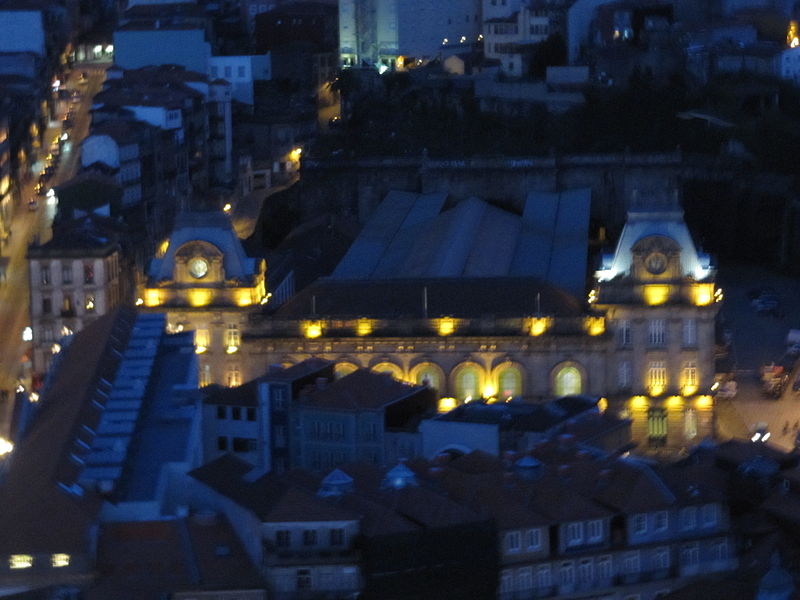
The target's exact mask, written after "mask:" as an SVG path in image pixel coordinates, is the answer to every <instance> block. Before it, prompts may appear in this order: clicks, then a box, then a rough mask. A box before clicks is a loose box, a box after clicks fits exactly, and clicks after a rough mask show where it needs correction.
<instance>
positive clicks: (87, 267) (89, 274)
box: [83, 263, 94, 283]
mask: <svg viewBox="0 0 800 600" xmlns="http://www.w3.org/2000/svg"><path fill="white" fill-rule="evenodd" d="M83 283H94V265H93V264H92V263H84V264H83Z"/></svg>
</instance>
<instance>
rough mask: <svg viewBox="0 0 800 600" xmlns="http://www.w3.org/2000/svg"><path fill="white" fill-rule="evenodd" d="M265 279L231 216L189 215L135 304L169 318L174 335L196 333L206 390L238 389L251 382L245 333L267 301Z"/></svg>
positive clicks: (155, 264)
mask: <svg viewBox="0 0 800 600" xmlns="http://www.w3.org/2000/svg"><path fill="white" fill-rule="evenodd" d="M265 274H266V263H265V261H264V260H263V259H255V258H248V257H247V256H246V255H245V253H244V250H243V249H242V246H241V243H240V242H239V240H238V238H237V237H236V234H235V233H234V231H233V228H232V226H231V223H230V221H229V219H228V217H227V216H226V215H224V214H222V213H218V212H207V213H184V214H181V215H179V216H178V217H177V219H176V224H175V229H174V231H173V233H172V235H171V236H170V238H169V239H168V240H166V241H165V242H164V243H163V244H162V246H161V248H159V253H158V254H157V255H156V257H155V258H154V259H153V261H152V262H151V264H150V268H149V270H148V273H147V279H146V281H145V282H144V284H143V286H142V288H141V289H140V290H139V296H138V299H137V301H136V302H137V304H138V305H140V306H143V307H144V308H145V309H152V310H155V311H158V312H166V313H167V323H168V328H169V329H170V330H172V331H183V330H193V331H194V332H195V334H194V335H195V351H196V352H197V354H198V355H199V368H200V385H201V386H204V385H209V384H211V383H222V384H224V385H226V386H231V387H235V386H238V385H241V384H242V382H244V381H246V380H248V379H252V377H250V378H245V377H244V374H243V370H242V360H241V357H240V349H241V346H242V332H243V329H244V328H245V326H246V324H247V321H248V315H249V314H250V313H251V312H253V309H254V307H257V306H259V305H260V304H261V303H262V302H263V301H265V299H266V297H267V291H266V284H265ZM262 372H263V370H262Z"/></svg>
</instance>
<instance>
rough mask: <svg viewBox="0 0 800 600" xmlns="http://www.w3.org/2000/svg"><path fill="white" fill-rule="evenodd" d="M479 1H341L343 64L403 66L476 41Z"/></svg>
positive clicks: (340, 40)
mask: <svg viewBox="0 0 800 600" xmlns="http://www.w3.org/2000/svg"><path fill="white" fill-rule="evenodd" d="M482 25H483V23H482V17H481V0H439V1H437V2H430V1H429V0H405V1H403V2H399V1H398V0H340V1H339V55H340V60H341V63H342V65H344V66H363V65H374V66H376V67H378V68H379V69H381V67H385V68H388V69H393V68H403V67H404V66H406V65H407V64H410V62H411V61H412V60H413V61H417V60H422V61H426V60H430V59H432V58H435V57H437V56H438V55H439V54H440V53H442V52H443V51H452V50H453V49H454V48H458V47H459V46H463V47H464V49H467V48H468V47H469V44H471V43H473V42H475V41H477V39H478V36H479V35H480V34H481V28H482Z"/></svg>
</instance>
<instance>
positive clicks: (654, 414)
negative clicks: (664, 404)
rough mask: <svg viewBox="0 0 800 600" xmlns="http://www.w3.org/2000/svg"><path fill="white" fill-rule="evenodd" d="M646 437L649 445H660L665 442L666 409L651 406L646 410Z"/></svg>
mask: <svg viewBox="0 0 800 600" xmlns="http://www.w3.org/2000/svg"><path fill="white" fill-rule="evenodd" d="M647 437H648V442H649V444H650V446H652V447H661V446H664V445H666V443H667V410H666V409H665V408H658V407H656V408H651V409H649V410H648V411H647Z"/></svg>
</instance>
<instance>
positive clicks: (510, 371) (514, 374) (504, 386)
mask: <svg viewBox="0 0 800 600" xmlns="http://www.w3.org/2000/svg"><path fill="white" fill-rule="evenodd" d="M497 382H498V384H499V387H500V390H499V392H498V394H499V395H500V398H503V399H505V398H510V397H512V396H521V395H522V373H520V371H519V369H518V368H517V367H514V366H509V367H504V368H503V369H502V370H501V371H500V374H499V376H498V377H497Z"/></svg>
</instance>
